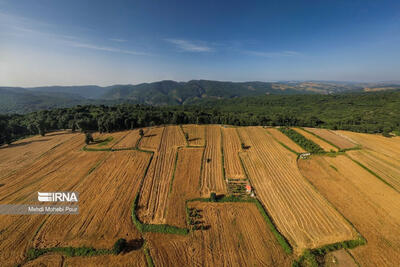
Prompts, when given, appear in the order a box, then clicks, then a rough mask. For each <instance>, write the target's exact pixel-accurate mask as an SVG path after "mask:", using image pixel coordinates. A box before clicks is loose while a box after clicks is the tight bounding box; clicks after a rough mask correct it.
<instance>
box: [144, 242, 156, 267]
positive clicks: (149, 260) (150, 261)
mask: <svg viewBox="0 0 400 267" xmlns="http://www.w3.org/2000/svg"><path fill="white" fill-rule="evenodd" d="M143 252H144V255H145V256H146V262H147V266H148V267H154V262H153V258H152V257H151V255H150V250H149V248H148V247H147V245H145V246H144V248H143Z"/></svg>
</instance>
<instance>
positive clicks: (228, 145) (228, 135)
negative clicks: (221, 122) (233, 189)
mask: <svg viewBox="0 0 400 267" xmlns="http://www.w3.org/2000/svg"><path fill="white" fill-rule="evenodd" d="M221 130H222V140H223V150H224V167H225V176H226V177H227V178H233V179H245V178H246V175H245V173H244V170H243V168H242V163H241V162H240V158H239V151H241V150H242V148H241V143H240V139H239V136H238V134H237V131H236V128H225V127H223V128H221Z"/></svg>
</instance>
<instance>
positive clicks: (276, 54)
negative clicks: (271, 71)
mask: <svg viewBox="0 0 400 267" xmlns="http://www.w3.org/2000/svg"><path fill="white" fill-rule="evenodd" d="M244 53H246V54H248V55H251V56H257V57H266V58H277V57H293V56H301V55H302V54H301V53H299V52H296V51H281V52H260V51H244Z"/></svg>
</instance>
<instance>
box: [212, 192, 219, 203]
mask: <svg viewBox="0 0 400 267" xmlns="http://www.w3.org/2000/svg"><path fill="white" fill-rule="evenodd" d="M210 201H211V202H217V194H215V192H211V194H210Z"/></svg>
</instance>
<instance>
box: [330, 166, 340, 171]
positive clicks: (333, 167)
mask: <svg viewBox="0 0 400 267" xmlns="http://www.w3.org/2000/svg"><path fill="white" fill-rule="evenodd" d="M329 167H331V168H332V169H334V170H335V171H338V169H337V168H336V167H335V166H333V165H329Z"/></svg>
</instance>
